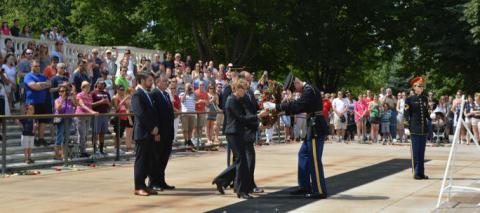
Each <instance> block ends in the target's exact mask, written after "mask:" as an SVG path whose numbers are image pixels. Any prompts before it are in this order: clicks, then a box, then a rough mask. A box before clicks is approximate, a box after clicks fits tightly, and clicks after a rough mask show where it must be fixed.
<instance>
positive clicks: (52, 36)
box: [0, 18, 70, 43]
mask: <svg viewBox="0 0 480 213" xmlns="http://www.w3.org/2000/svg"><path fill="white" fill-rule="evenodd" d="M0 34H1V35H4V36H15V37H23V38H32V32H31V31H30V26H29V25H28V24H25V25H23V27H22V28H21V29H20V20H19V19H18V18H15V19H13V23H12V25H11V26H10V25H9V24H8V21H2V26H1V29H0ZM39 39H40V41H61V42H63V43H70V40H69V39H68V36H67V34H66V32H65V31H64V30H59V29H58V27H56V26H54V27H52V28H50V29H48V28H43V30H42V32H41V33H40V38H39Z"/></svg>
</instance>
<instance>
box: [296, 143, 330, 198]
mask: <svg viewBox="0 0 480 213" xmlns="http://www.w3.org/2000/svg"><path fill="white" fill-rule="evenodd" d="M310 135H311V134H308V135H307V138H306V139H305V140H304V141H303V144H302V146H301V147H300V151H299V152H298V185H299V186H300V187H302V188H304V189H307V190H311V192H312V193H320V194H325V195H326V194H327V186H326V184H325V176H324V174H323V164H322V153H323V144H324V137H323V136H321V137H315V138H314V140H312V137H311V136H310Z"/></svg>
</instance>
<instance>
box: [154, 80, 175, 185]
mask: <svg viewBox="0 0 480 213" xmlns="http://www.w3.org/2000/svg"><path fill="white" fill-rule="evenodd" d="M155 84H156V86H157V88H155V89H153V91H152V97H153V100H154V101H153V102H154V104H155V107H156V110H157V111H158V115H157V116H158V117H157V119H156V120H158V121H159V125H158V126H159V133H160V136H159V137H157V138H156V142H155V143H154V145H153V150H154V156H155V159H154V175H153V178H152V181H151V183H150V187H151V188H152V189H154V190H160V191H162V190H172V189H175V186H170V185H168V184H167V183H166V182H165V168H166V167H167V164H168V159H169V158H170V154H171V152H172V143H173V137H174V128H173V120H174V114H173V105H172V102H171V99H170V96H169V94H168V93H167V92H166V91H165V90H166V89H167V88H168V78H167V76H166V75H165V74H161V75H160V76H159V77H157V79H155Z"/></svg>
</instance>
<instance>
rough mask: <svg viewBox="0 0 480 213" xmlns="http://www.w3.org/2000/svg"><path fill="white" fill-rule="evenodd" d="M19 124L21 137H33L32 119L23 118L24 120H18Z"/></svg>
mask: <svg viewBox="0 0 480 213" xmlns="http://www.w3.org/2000/svg"><path fill="white" fill-rule="evenodd" d="M20 123H21V124H22V127H23V128H22V135H26V136H34V135H35V134H34V132H33V119H30V118H28V119H27V118H25V119H20Z"/></svg>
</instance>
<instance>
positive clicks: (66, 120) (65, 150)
mask: <svg viewBox="0 0 480 213" xmlns="http://www.w3.org/2000/svg"><path fill="white" fill-rule="evenodd" d="M62 122H63V125H64V127H63V165H64V166H67V165H68V157H69V156H68V153H70V151H69V149H70V148H69V141H70V118H63V121H62Z"/></svg>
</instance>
